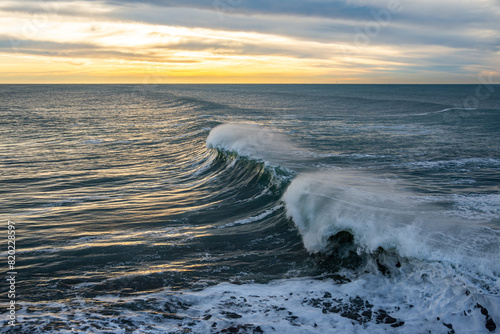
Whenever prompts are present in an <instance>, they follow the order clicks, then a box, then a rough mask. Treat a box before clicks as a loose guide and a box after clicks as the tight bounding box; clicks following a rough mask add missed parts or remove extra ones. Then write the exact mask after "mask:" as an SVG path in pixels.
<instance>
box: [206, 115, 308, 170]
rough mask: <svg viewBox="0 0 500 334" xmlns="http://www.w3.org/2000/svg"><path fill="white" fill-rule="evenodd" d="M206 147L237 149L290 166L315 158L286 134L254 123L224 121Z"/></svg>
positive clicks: (233, 150) (245, 153) (208, 139)
mask: <svg viewBox="0 0 500 334" xmlns="http://www.w3.org/2000/svg"><path fill="white" fill-rule="evenodd" d="M207 147H208V148H216V149H222V150H225V151H229V152H236V153H237V154H238V155H241V156H246V157H249V158H252V159H261V160H264V161H267V162H269V163H271V164H279V165H281V166H283V167H289V166H290V165H293V163H294V162H298V161H301V160H302V159H304V158H307V157H312V156H313V154H312V152H309V151H307V150H303V149H301V148H299V147H297V146H296V145H294V144H293V143H292V142H291V141H290V140H289V139H288V138H287V137H286V136H285V135H284V134H282V133H279V132H276V131H272V130H269V129H266V128H262V127H260V126H258V125H255V124H236V123H229V124H222V125H219V126H216V127H215V128H213V129H212V130H211V131H210V134H209V135H208V138H207Z"/></svg>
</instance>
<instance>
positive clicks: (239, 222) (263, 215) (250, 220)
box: [217, 205, 283, 229]
mask: <svg viewBox="0 0 500 334" xmlns="http://www.w3.org/2000/svg"><path fill="white" fill-rule="evenodd" d="M281 208H283V205H276V206H274V207H272V208H270V209H268V210H266V211H264V212H262V213H260V214H258V215H256V216H252V217H248V218H245V219H240V220H236V221H234V222H231V223H227V224H225V225H222V226H217V229H223V228H227V227H233V226H236V225H246V224H250V223H253V222H257V221H260V220H262V219H264V218H266V217H267V216H269V215H270V214H272V213H273V212H275V211H277V210H279V209H281Z"/></svg>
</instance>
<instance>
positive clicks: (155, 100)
mask: <svg viewBox="0 0 500 334" xmlns="http://www.w3.org/2000/svg"><path fill="white" fill-rule="evenodd" d="M0 101H1V104H0V115H1V117H0V136H1V141H0V143H1V144H0V147H1V150H0V165H1V169H0V191H1V196H0V203H1V206H0V215H1V217H2V218H1V221H2V226H4V227H3V228H4V232H3V233H2V235H3V236H4V242H3V243H2V244H3V245H4V246H3V249H2V250H1V253H2V256H1V258H2V259H3V260H2V262H3V263H2V264H1V268H2V269H3V271H2V272H3V278H2V282H3V283H2V284H0V294H1V296H2V299H1V301H2V304H1V309H0V326H1V328H0V331H1V332H4V333H497V332H498V331H499V330H498V326H499V325H500V261H499V257H500V188H499V186H500V86H499V85H482V84H478V85H0ZM12 231H14V232H15V233H14V232H12ZM9 241H14V242H15V247H11V248H8V242H9ZM14 242H11V243H9V245H11V244H12V245H14ZM9 256H11V257H9ZM11 305H14V306H13V307H12V306H11Z"/></svg>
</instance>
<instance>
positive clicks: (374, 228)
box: [283, 170, 500, 288]
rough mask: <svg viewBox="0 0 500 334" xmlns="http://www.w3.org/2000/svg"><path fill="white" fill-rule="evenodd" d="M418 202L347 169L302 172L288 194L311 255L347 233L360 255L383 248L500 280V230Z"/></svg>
mask: <svg viewBox="0 0 500 334" xmlns="http://www.w3.org/2000/svg"><path fill="white" fill-rule="evenodd" d="M413 198H414V196H412V194H410V193H407V192H405V191H404V190H403V189H401V188H400V187H398V185H397V184H395V183H394V182H391V181H386V180H380V179H376V178H373V177H369V176H367V175H363V174H361V173H355V172H350V171H344V170H339V171H335V172H334V173H332V172H330V173H325V172H321V173H304V174H301V175H299V176H298V177H297V178H295V179H294V180H293V181H292V183H291V184H290V186H289V187H288V189H287V190H286V192H285V194H284V195H283V201H284V202H285V208H286V211H287V215H288V217H290V218H292V220H293V222H294V223H295V225H296V226H297V228H298V230H299V233H300V234H301V237H302V240H303V243H304V246H305V248H306V249H307V250H308V251H309V252H310V253H319V252H328V246H329V238H330V237H332V236H335V235H336V234H338V233H339V232H343V231H347V232H349V233H350V234H352V235H353V237H354V242H355V243H356V245H357V246H358V248H359V251H364V252H374V251H375V250H377V249H378V248H380V247H381V248H383V249H386V250H392V251H395V252H397V253H398V254H399V255H400V256H403V257H409V258H416V259H419V260H424V261H438V262H445V263H450V264H451V265H456V266H460V267H463V269H465V270H472V271H474V272H476V273H480V274H481V275H486V276H487V277H489V278H490V279H492V280H493V281H495V280H497V279H498V278H499V277H500V264H499V263H498V254H500V233H499V232H498V231H494V230H491V229H489V228H486V227H481V226H478V225H473V224H468V223H467V222H466V221H457V220H456V219H450V217H447V216H446V215H445V214H444V213H442V212H440V210H439V209H438V208H436V207H433V206H432V205H431V204H429V203H426V204H422V203H419V202H418V201H415V200H414V199H413ZM498 282H500V281H498ZM498 282H497V284H498ZM499 288H500V286H499Z"/></svg>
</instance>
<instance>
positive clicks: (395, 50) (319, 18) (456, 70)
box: [0, 0, 500, 82]
mask: <svg viewBox="0 0 500 334" xmlns="http://www.w3.org/2000/svg"><path fill="white" fill-rule="evenodd" d="M0 12H3V14H4V17H3V18H0V35H3V36H4V38H3V39H2V40H0V54H1V53H4V54H12V53H13V52H14V50H15V51H16V52H18V53H19V54H26V55H33V56H43V57H67V58H71V59H76V58H92V59H116V60H120V59H121V60H124V61H147V62H171V63H179V64H182V63H186V64H188V63H200V64H201V63H206V64H212V65H213V64H219V63H220V64H222V63H225V62H226V63H230V62H231V61H234V62H238V61H242V59H246V60H245V61H249V59H250V58H248V57H261V58H262V59H264V58H265V59H267V60H268V61H278V59H279V61H280V62H286V63H289V64H294V62H295V63H296V64H300V65H297V66H296V67H297V68H298V69H299V70H302V71H305V69H306V68H307V69H308V70H310V71H312V69H317V72H318V73H319V72H320V71H321V70H323V71H326V70H325V69H327V68H336V69H339V67H340V66H342V67H343V68H345V69H348V70H350V71H354V70H355V68H356V66H357V67H358V68H360V70H361V72H363V73H368V72H367V71H370V70H371V71H372V72H371V73H372V74H370V75H372V76H373V75H376V73H379V72H380V71H389V72H391V71H392V73H395V75H396V74H397V73H400V74H401V73H405V74H409V73H410V74H411V75H413V76H417V75H418V74H419V73H420V74H421V75H423V76H426V75H429V73H439V75H443V77H446V78H448V79H446V80H447V82H448V81H450V80H456V79H457V75H458V76H461V78H462V79H461V80H462V81H463V80H468V79H467V78H473V76H474V74H476V73H479V72H482V71H483V72H484V71H494V70H497V67H498V65H497V64H498V63H499V62H498V61H499V54H500V52H499V50H500V35H498V33H497V30H498V22H500V1H498V0H478V1H475V2H472V1H465V0H458V1H451V0H435V1H411V0H387V1H384V0H382V1H380V0H345V1H343V0H288V1H282V0H281V1H278V0H182V1H181V0H145V1H142V0H141V1H139V0H121V1H117V0H88V1H64V0H59V1H51V0H49V1H44V2H39V1H33V0H17V1H11V0H4V1H2V3H1V4H0ZM9 18H10V19H9ZM16 20H17V21H16ZM33 28H34V29H33ZM30 29H31V32H30ZM8 36H10V37H11V38H12V39H13V40H14V41H15V42H16V43H17V44H18V45H19V47H15V48H12V42H11V40H9V38H8ZM245 57H246V58H245ZM256 63H257V61H256ZM313 72H315V71H313ZM360 75H361V74H360ZM366 75H367V77H369V76H368V74H366ZM398 75H399V74H397V75H396V76H398Z"/></svg>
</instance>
